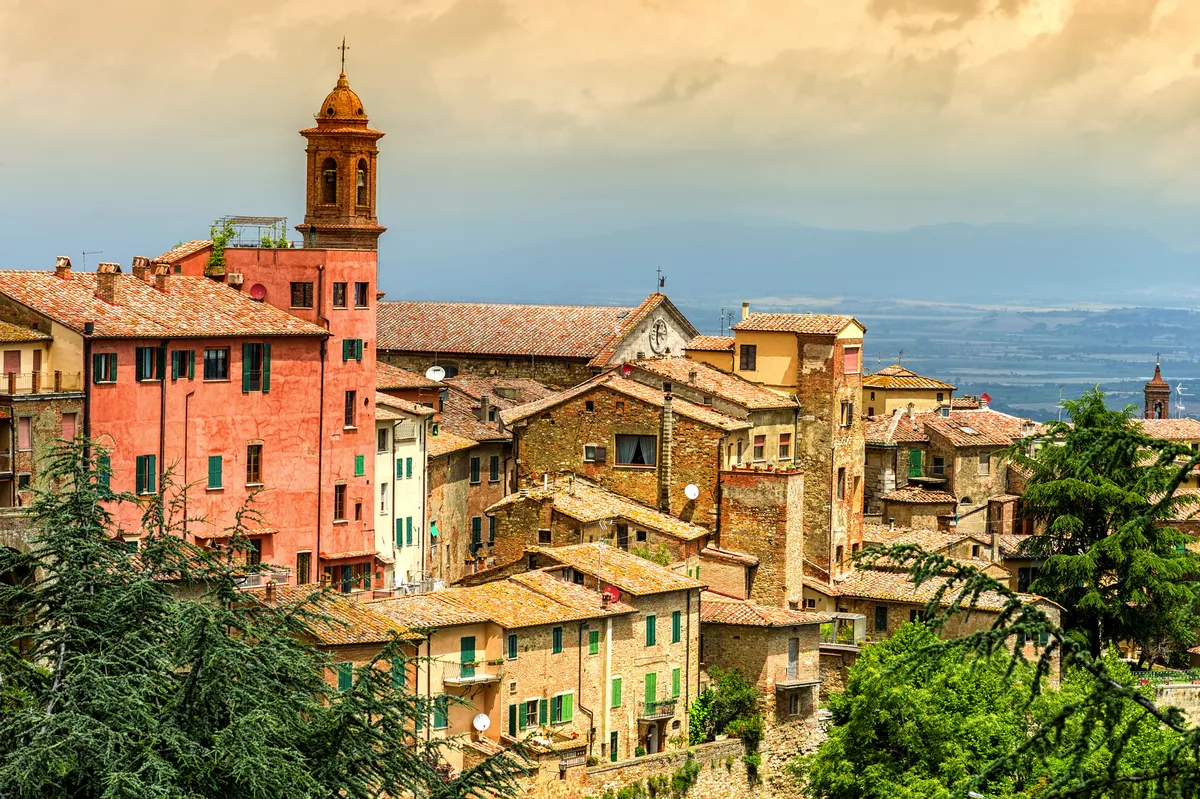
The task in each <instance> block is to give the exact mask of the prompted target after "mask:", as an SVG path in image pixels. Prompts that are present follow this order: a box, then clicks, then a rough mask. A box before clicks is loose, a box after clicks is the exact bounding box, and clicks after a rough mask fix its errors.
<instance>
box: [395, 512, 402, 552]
mask: <svg viewBox="0 0 1200 799" xmlns="http://www.w3.org/2000/svg"><path fill="white" fill-rule="evenodd" d="M396 546H398V547H402V546H404V520H403V519H397V520H396Z"/></svg>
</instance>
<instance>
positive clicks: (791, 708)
mask: <svg viewBox="0 0 1200 799" xmlns="http://www.w3.org/2000/svg"><path fill="white" fill-rule="evenodd" d="M788 715H789V716H799V715H800V694H790V695H789V696H788Z"/></svg>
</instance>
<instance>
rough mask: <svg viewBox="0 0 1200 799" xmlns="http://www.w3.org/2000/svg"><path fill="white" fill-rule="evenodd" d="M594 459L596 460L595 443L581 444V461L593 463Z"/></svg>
mask: <svg viewBox="0 0 1200 799" xmlns="http://www.w3.org/2000/svg"><path fill="white" fill-rule="evenodd" d="M595 461H596V445H595V444H584V445H583V462H584V463H594V462H595Z"/></svg>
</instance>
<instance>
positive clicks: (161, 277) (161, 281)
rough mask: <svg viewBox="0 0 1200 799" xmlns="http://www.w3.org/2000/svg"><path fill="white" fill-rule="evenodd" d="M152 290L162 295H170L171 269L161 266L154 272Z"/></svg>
mask: <svg viewBox="0 0 1200 799" xmlns="http://www.w3.org/2000/svg"><path fill="white" fill-rule="evenodd" d="M154 288H156V289H158V290H159V291H161V292H162V293H163V294H168V293H170V288H171V267H169V266H167V265H166V264H163V265H161V266H159V267H158V268H156V269H155V270H154Z"/></svg>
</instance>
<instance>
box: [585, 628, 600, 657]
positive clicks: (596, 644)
mask: <svg viewBox="0 0 1200 799" xmlns="http://www.w3.org/2000/svg"><path fill="white" fill-rule="evenodd" d="M588 654H589V655H598V654H600V631H599V630H588Z"/></svg>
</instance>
